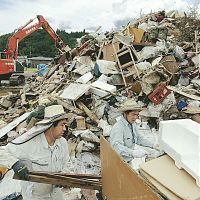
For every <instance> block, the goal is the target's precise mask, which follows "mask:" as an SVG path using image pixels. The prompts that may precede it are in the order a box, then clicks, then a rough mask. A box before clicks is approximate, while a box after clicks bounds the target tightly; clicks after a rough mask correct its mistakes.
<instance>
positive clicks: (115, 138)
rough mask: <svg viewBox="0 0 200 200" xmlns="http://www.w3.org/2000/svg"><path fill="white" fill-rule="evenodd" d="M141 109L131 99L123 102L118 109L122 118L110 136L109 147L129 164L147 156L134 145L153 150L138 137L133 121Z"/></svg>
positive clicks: (149, 144) (151, 146)
mask: <svg viewBox="0 0 200 200" xmlns="http://www.w3.org/2000/svg"><path fill="white" fill-rule="evenodd" d="M141 110H142V107H141V106H139V105H138V104H137V103H136V102H135V101H134V100H133V99H127V100H125V101H124V102H123V103H122V105H121V106H120V108H119V111H120V112H122V116H121V118H120V119H119V121H117V122H116V123H115V124H114V126H113V128H112V130H111V135H110V143H111V146H112V147H113V148H114V149H115V150H116V151H117V152H118V153H119V154H120V155H121V156H122V158H123V159H124V160H125V161H126V162H128V163H129V162H131V161H132V160H133V159H134V158H141V157H144V156H145V155H147V152H146V151H145V150H143V149H142V148H136V145H135V144H139V145H142V146H145V147H150V148H153V146H154V145H153V144H152V142H150V141H149V140H147V139H146V138H145V137H144V136H143V135H140V134H139V132H138V129H137V127H136V124H135V121H136V119H137V118H138V116H139V112H140V111H141Z"/></svg>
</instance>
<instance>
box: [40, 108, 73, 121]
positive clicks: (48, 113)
mask: <svg viewBox="0 0 200 200" xmlns="http://www.w3.org/2000/svg"><path fill="white" fill-rule="evenodd" d="M68 118H69V115H68V114H66V113H65V111H64V108H63V106H62V105H52V106H48V107H46V108H45V109H44V119H43V120H42V121H40V122H38V123H37V124H49V123H53V122H55V121H58V120H61V119H68Z"/></svg>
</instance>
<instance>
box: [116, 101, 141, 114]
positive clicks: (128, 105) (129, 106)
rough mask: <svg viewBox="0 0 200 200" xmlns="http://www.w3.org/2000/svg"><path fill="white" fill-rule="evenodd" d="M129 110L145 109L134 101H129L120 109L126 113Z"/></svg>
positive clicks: (119, 109)
mask: <svg viewBox="0 0 200 200" xmlns="http://www.w3.org/2000/svg"><path fill="white" fill-rule="evenodd" d="M128 110H137V111H141V110H143V108H142V107H141V106H140V105H139V104H137V102H136V101H134V100H133V99H127V100H125V101H124V102H123V103H122V104H121V105H120V107H119V108H118V111H119V112H126V111H128Z"/></svg>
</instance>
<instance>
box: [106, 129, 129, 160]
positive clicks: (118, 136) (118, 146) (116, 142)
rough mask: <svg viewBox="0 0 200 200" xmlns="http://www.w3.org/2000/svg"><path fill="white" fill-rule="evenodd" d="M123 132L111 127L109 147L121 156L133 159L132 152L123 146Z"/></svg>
mask: <svg viewBox="0 0 200 200" xmlns="http://www.w3.org/2000/svg"><path fill="white" fill-rule="evenodd" d="M122 131H123V130H121V128H120V127H118V126H113V129H112V130H111V135H110V143H111V146H112V147H113V148H114V149H115V150H116V151H117V152H118V153H119V154H120V155H121V156H122V157H127V158H130V159H133V150H132V149H130V148H128V147H126V146H125V145H124V140H123V133H122Z"/></svg>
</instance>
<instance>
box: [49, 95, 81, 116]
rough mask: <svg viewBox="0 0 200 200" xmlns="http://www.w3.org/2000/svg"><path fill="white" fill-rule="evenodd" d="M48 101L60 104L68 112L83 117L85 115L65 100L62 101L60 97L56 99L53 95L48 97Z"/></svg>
mask: <svg viewBox="0 0 200 200" xmlns="http://www.w3.org/2000/svg"><path fill="white" fill-rule="evenodd" d="M48 99H49V100H50V101H55V100H56V101H57V103H58V104H60V105H62V106H63V107H64V108H66V109H67V110H70V111H72V112H75V113H76V114H78V115H81V114H82V113H83V111H82V110H80V109H78V108H75V107H73V106H72V105H70V104H69V103H67V102H65V101H64V100H61V99H60V98H59V97H55V96H52V95H49V96H48Z"/></svg>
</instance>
